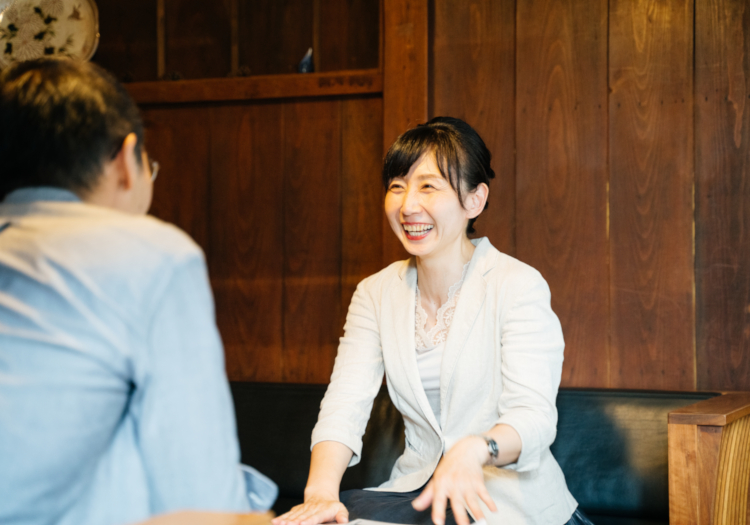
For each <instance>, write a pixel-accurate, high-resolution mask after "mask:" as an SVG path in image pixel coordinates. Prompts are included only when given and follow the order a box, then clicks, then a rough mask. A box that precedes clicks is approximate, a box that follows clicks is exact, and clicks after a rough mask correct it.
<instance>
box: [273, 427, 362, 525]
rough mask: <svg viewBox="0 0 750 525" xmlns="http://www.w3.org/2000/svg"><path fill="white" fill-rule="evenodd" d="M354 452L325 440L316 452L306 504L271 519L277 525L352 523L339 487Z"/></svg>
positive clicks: (306, 494)
mask: <svg viewBox="0 0 750 525" xmlns="http://www.w3.org/2000/svg"><path fill="white" fill-rule="evenodd" d="M351 458H352V451H351V450H350V449H349V447H347V446H346V445H342V444H341V443H337V442H336V441H321V442H320V443H318V444H316V445H315V446H314V447H313V449H312V456H311V457H310V475H309V477H308V478H307V486H306V487H305V502H304V503H303V504H302V505H297V506H296V507H294V508H293V509H292V510H290V511H289V512H287V513H285V514H282V515H281V516H279V517H278V518H274V519H273V520H271V522H272V523H273V525H318V524H319V523H330V522H334V521H335V522H336V523H348V522H349V511H348V510H346V507H344V504H343V503H341V501H339V484H340V483H341V478H342V477H343V476H344V471H345V470H346V466H347V465H348V464H349V460H350V459H351Z"/></svg>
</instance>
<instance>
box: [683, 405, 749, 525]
mask: <svg viewBox="0 0 750 525" xmlns="http://www.w3.org/2000/svg"><path fill="white" fill-rule="evenodd" d="M668 422H669V425H668V432H669V434H668V435H669V438H668V439H669V522H670V524H671V525H729V524H735V523H745V522H746V520H747V503H748V490H749V488H750V475H749V474H748V473H749V472H750V393H749V392H738V393H731V394H725V395H723V396H717V397H715V398H712V399H707V400H705V401H700V402H698V403H695V404H693V405H690V406H687V407H684V408H680V409H678V410H674V411H672V412H670V413H669V418H668Z"/></svg>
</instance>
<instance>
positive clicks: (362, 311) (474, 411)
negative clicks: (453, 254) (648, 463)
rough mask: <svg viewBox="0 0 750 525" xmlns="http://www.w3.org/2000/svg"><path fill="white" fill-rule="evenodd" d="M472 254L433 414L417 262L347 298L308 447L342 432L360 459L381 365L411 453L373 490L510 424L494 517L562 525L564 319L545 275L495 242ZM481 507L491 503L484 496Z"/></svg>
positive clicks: (566, 500) (565, 503) (414, 484)
mask: <svg viewBox="0 0 750 525" xmlns="http://www.w3.org/2000/svg"><path fill="white" fill-rule="evenodd" d="M472 242H473V243H474V244H475V245H476V250H475V251H474V255H473V256H472V259H471V262H470V264H469V268H468V271H467V275H466V278H465V280H464V283H463V285H462V287H461V295H460V296H459V299H458V305H457V306H456V311H455V314H454V317H453V321H452V324H451V327H450V331H449V333H448V339H447V341H446V345H445V351H444V354H443V363H442V367H441V373H440V409H441V412H440V414H441V416H440V421H439V422H438V421H437V420H436V419H435V416H434V414H433V412H432V409H431V408H430V404H429V402H428V400H427V396H426V394H425V392H424V389H423V388H422V382H421V379H420V376H419V371H418V369H417V359H416V348H415V337H414V331H415V330H414V328H415V326H414V323H415V321H414V315H415V299H416V298H415V295H416V282H417V268H416V265H415V262H414V260H413V259H409V260H407V261H400V262H396V263H394V264H391V265H390V266H388V267H387V268H385V269H384V270H382V271H380V272H378V273H376V274H375V275H372V276H370V277H368V278H367V279H365V280H364V281H362V282H361V283H360V284H359V286H358V287H357V290H356V292H355V293H354V296H353V297H352V302H351V305H350V306H349V313H348V315H347V318H346V324H345V326H344V337H342V338H341V342H340V345H339V349H338V355H337V357H336V363H335V366H334V369H333V374H332V375H331V383H330V385H329V387H328V390H327V392H326V395H325V398H324V399H323V402H322V404H321V409H320V415H319V417H318V423H317V425H316V426H315V429H314V430H313V434H312V445H313V446H314V445H315V444H316V443H319V442H321V441H337V442H340V443H343V444H344V445H346V446H347V447H349V448H350V449H351V450H352V451H353V452H354V456H353V457H352V461H351V463H350V465H355V464H357V463H358V462H359V459H360V454H361V452H362V434H364V431H365V427H366V425H367V421H368V419H369V417H370V412H371V410H372V403H373V399H374V398H375V396H376V395H377V393H378V390H379V388H380V385H381V384H382V381H383V372H384V371H385V375H386V382H387V385H388V392H389V394H390V396H391V399H392V400H393V403H394V405H395V406H396V408H397V409H398V410H399V411H400V412H401V414H402V415H403V417H404V423H405V427H406V450H405V451H404V453H403V455H401V457H399V459H398V460H397V461H396V464H395V465H394V467H393V471H392V473H391V479H390V480H389V481H387V482H386V483H384V484H383V485H381V486H380V487H379V488H378V489H374V490H384V491H392V492H409V491H413V490H417V489H418V488H420V487H421V486H422V485H424V484H425V483H426V482H427V481H428V480H429V479H430V477H431V476H432V474H433V473H434V471H435V468H436V466H437V464H438V462H439V461H440V458H441V457H442V455H443V454H444V453H445V452H446V451H448V450H450V448H451V447H452V446H453V445H454V444H455V443H456V442H457V441H458V440H460V439H461V438H463V437H465V436H468V435H470V434H480V433H482V432H485V431H487V430H489V429H490V428H492V427H493V426H495V425H496V424H498V423H504V424H507V425H510V426H512V427H513V428H514V429H515V430H516V431H517V432H518V434H519V435H520V436H521V441H522V443H523V449H522V452H521V455H520V457H519V458H518V461H517V462H516V463H513V464H512V465H507V466H505V467H502V468H496V467H485V468H484V476H485V483H486V485H487V489H488V491H489V493H490V495H491V496H492V498H493V500H494V501H495V503H496V505H497V507H498V512H497V513H490V512H489V510H487V509H486V508H483V510H484V512H485V516H486V517H487V519H488V522H489V523H490V524H493V523H498V524H499V523H501V522H502V523H503V524H526V523H529V524H549V525H561V524H564V523H566V522H567V521H568V520H569V519H570V517H571V515H572V514H573V512H574V511H575V509H576V506H577V503H576V501H575V499H574V498H573V496H571V494H570V492H569V491H568V488H567V485H566V484H565V478H564V476H563V473H562V470H561V469H560V467H559V465H558V464H557V461H555V459H554V458H553V457H552V454H551V453H550V450H549V447H550V445H551V444H552V442H553V441H554V439H555V434H556V427H557V408H556V407H555V398H556V397H557V389H558V387H559V384H560V375H561V372H562V361H563V347H564V342H563V336H562V330H561V328H560V322H559V321H558V319H557V316H556V315H555V313H554V312H553V311H552V308H551V307H550V291H549V287H548V286H547V283H546V282H545V280H544V279H543V278H542V276H541V274H540V273H539V272H538V271H536V270H535V269H533V268H531V267H530V266H528V265H526V264H524V263H522V262H520V261H518V260H516V259H514V258H512V257H510V256H508V255H505V254H503V253H500V252H499V251H497V250H496V249H495V248H494V247H493V246H492V245H491V244H490V242H489V241H488V240H487V239H486V238H482V239H476V240H473V241H472ZM483 507H484V505H483Z"/></svg>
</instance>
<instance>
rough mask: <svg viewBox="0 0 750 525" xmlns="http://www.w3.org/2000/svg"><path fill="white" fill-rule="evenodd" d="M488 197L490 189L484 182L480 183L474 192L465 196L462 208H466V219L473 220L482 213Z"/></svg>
mask: <svg viewBox="0 0 750 525" xmlns="http://www.w3.org/2000/svg"><path fill="white" fill-rule="evenodd" d="M489 196H490V188H489V186H487V185H486V184H485V183H484V182H481V183H480V184H479V186H477V187H476V188H475V189H474V191H472V192H471V193H469V194H468V195H466V198H465V199H464V201H465V202H464V207H465V208H466V212H467V217H468V218H469V219H475V218H477V217H478V216H479V214H480V213H482V211H484V205H485V204H486V203H487V198H488V197H489Z"/></svg>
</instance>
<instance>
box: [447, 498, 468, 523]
mask: <svg viewBox="0 0 750 525" xmlns="http://www.w3.org/2000/svg"><path fill="white" fill-rule="evenodd" d="M451 510H453V517H454V518H455V519H456V523H457V524H458V525H469V524H470V523H471V521H470V520H469V516H468V515H467V514H466V503H465V502H464V499H463V498H461V497H460V496H452V497H451ZM472 512H473V510H472Z"/></svg>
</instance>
